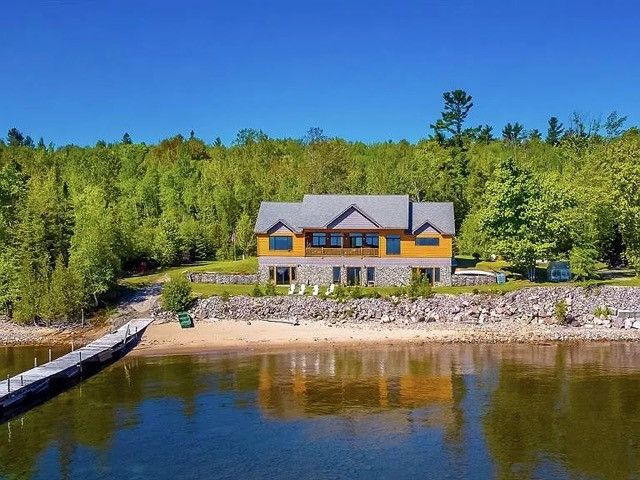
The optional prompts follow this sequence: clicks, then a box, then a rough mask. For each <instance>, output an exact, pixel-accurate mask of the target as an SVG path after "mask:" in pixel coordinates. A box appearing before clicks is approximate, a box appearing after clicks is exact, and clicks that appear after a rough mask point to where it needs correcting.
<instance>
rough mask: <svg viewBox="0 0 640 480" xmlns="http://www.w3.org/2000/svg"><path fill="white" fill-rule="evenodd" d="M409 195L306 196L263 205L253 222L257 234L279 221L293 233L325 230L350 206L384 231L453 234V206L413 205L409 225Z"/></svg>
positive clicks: (444, 204)
mask: <svg viewBox="0 0 640 480" xmlns="http://www.w3.org/2000/svg"><path fill="white" fill-rule="evenodd" d="M409 203H410V202H409V196H408V195H305V196H304V198H303V200H302V202H299V203H295V202H262V203H261V204H260V210H259V211H258V218H257V220H256V226H255V231H256V233H267V232H268V230H269V229H271V227H273V226H274V225H276V224H277V223H278V222H282V223H284V224H285V225H287V226H288V227H290V228H291V229H292V230H293V231H294V232H297V233H299V232H301V231H302V230H303V229H305V228H326V226H327V225H328V224H329V223H331V221H332V220H334V219H335V218H336V217H338V216H339V215H340V214H341V213H343V212H344V211H345V210H347V209H348V208H349V207H351V206H356V207H357V208H358V209H359V210H360V211H361V212H362V213H364V214H365V215H366V216H367V217H369V218H370V219H371V220H373V221H374V222H375V223H377V224H378V225H380V227H381V228H385V229H397V230H414V229H416V228H419V227H420V226H422V225H423V224H424V223H425V222H429V223H430V224H431V225H432V226H433V227H435V228H436V229H438V230H440V231H441V232H442V233H444V234H451V235H453V234H454V233H455V224H454V218H453V204H451V203H436V202H425V203H413V204H412V205H413V207H412V208H413V222H412V223H413V225H410V224H409V222H410V218H409V217H410V215H409Z"/></svg>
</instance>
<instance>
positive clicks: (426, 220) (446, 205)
mask: <svg viewBox="0 0 640 480" xmlns="http://www.w3.org/2000/svg"><path fill="white" fill-rule="evenodd" d="M426 224H429V225H430V226H431V227H432V228H434V229H436V230H437V231H438V232H439V233H441V234H442V235H455V233H456V225H455V220H454V216H453V203H451V202H413V203H412V205H411V231H412V232H414V233H415V232H417V231H418V230H419V229H421V228H423V227H424V226H425V225H426Z"/></svg>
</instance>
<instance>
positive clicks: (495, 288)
mask: <svg viewBox="0 0 640 480" xmlns="http://www.w3.org/2000/svg"><path fill="white" fill-rule="evenodd" d="M457 260H458V265H459V266H460V267H466V268H471V267H475V268H479V269H482V270H489V271H497V270H502V271H505V270H506V271H508V269H509V267H510V265H509V264H508V263H507V262H505V261H502V260H498V261H495V262H490V261H483V262H476V261H475V259H473V258H472V257H457ZM257 270H258V260H257V258H255V257H251V258H246V259H244V260H215V261H203V262H197V263H193V264H188V265H180V266H177V267H169V268H164V269H160V270H157V271H155V272H152V273H149V274H146V275H135V276H131V277H125V278H122V279H121V280H120V283H121V284H123V285H125V286H129V287H141V286H144V285H150V284H153V283H157V282H160V281H165V280H167V279H170V278H175V277H176V276H178V275H184V274H185V273H186V272H220V273H256V272H257ZM559 285H563V286H578V287H586V286H601V285H620V286H640V278H638V277H629V278H617V279H611V280H591V281H588V282H565V283H561V284H558V283H552V282H529V281H528V280H523V279H509V281H507V283H504V284H501V285H499V284H495V283H494V284H490V285H478V286H464V287H448V286H439V287H434V288H433V292H434V293H444V294H451V295H456V294H463V293H507V292H512V291H515V290H519V289H521V288H531V287H551V286H559ZM192 288H193V294H194V295H196V296H199V297H210V296H213V295H222V294H223V292H227V293H228V294H229V295H230V296H234V295H251V293H252V291H253V289H254V286H253V285H218V284H211V283H193V284H192ZM287 289H288V287H286V286H284V287H280V286H279V287H277V292H278V295H286V294H287ZM325 290H326V286H323V287H322V288H321V289H320V296H324V295H323V293H324V291H325ZM311 291H312V288H311V287H308V288H307V292H306V295H311ZM361 291H362V293H364V294H365V295H366V294H373V293H374V291H375V292H376V293H377V294H378V295H380V296H381V297H388V296H391V295H393V294H394V293H396V292H397V291H398V288H396V287H361Z"/></svg>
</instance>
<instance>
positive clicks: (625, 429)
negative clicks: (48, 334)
mask: <svg viewBox="0 0 640 480" xmlns="http://www.w3.org/2000/svg"><path fill="white" fill-rule="evenodd" d="M62 353H63V352H62ZM34 354H35V355H41V357H40V358H41V360H44V359H45V357H46V356H47V354H48V352H47V349H36V350H34V349H28V348H18V347H16V348H11V349H10V348H4V349H0V361H2V362H3V364H2V369H3V370H2V371H12V373H13V371H14V368H18V367H19V366H24V367H28V366H30V365H32V364H33V356H34ZM639 476H640V346H638V345H634V344H597V343H592V344H572V345H429V346H407V347H366V348H365V347H361V348H346V347H345V348H333V349H330V348H327V349H318V350H309V349H298V350H286V351H279V352H274V353H264V354H262V353H261V354H239V353H225V354H217V355H192V356H175V357H128V358H125V359H123V360H121V361H119V362H118V363H116V364H114V365H112V366H111V367H109V368H108V369H106V370H105V371H103V372H101V373H99V374H98V375H96V376H94V377H92V378H90V379H89V380H87V381H86V382H84V383H82V384H81V385H78V386H76V387H75V388H73V389H71V390H69V391H67V392H65V393H63V394H61V395H59V396H57V397H55V398H54V399H52V400H50V401H49V402H47V403H46V404H44V405H41V406H39V407H37V408H35V409H34V410H31V411H30V412H28V413H26V414H23V415H22V416H20V417H17V418H14V419H13V420H12V421H11V422H7V423H5V424H2V425H0V478H2V479H18V478H20V479H22V478H37V479H47V480H53V479H113V478H117V479H120V478H122V479H142V478H153V479H165V478H167V479H176V478H189V479H212V478H223V479H226V478H229V479H232V478H242V479H258V478H277V479H306V478H308V479H338V478H348V479H360V478H362V479H365V478H366V479H371V478H393V479H402V478H451V479H454V478H504V479H510V478H514V479H521V478H522V479H524V478H536V479H539V478H540V479H544V478H549V479H563V478H567V479H569V478H571V479H575V478H580V479H583V478H584V479H587V478H638V477H639Z"/></svg>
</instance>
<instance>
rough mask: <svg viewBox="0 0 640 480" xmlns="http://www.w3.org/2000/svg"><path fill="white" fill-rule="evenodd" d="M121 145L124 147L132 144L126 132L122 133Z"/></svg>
mask: <svg viewBox="0 0 640 480" xmlns="http://www.w3.org/2000/svg"><path fill="white" fill-rule="evenodd" d="M122 143H123V144H124V145H131V143H133V142H132V141H131V135H129V133H128V132H124V135H122Z"/></svg>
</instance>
